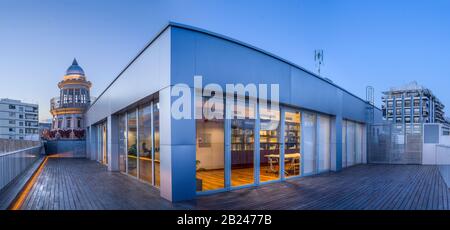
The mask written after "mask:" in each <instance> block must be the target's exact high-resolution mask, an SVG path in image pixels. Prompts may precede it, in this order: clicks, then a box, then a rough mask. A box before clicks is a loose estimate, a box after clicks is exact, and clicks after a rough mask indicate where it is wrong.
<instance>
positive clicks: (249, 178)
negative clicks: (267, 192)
mask: <svg viewBox="0 0 450 230" xmlns="http://www.w3.org/2000/svg"><path fill="white" fill-rule="evenodd" d="M243 105H244V103H242V105H241V104H239V105H236V106H235V111H237V112H242V111H245V112H244V113H245V115H244V116H245V119H238V118H237V117H235V118H234V119H232V120H231V186H233V187H236V186H242V185H248V184H253V183H254V181H255V180H254V179H255V178H254V155H255V154H254V143H255V119H254V118H255V110H254V108H253V107H252V108H249V106H248V103H247V105H245V106H243ZM237 112H235V115H237Z"/></svg>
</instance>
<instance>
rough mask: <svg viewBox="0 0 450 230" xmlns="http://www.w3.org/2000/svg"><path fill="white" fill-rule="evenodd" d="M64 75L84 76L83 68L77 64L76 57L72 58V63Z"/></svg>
mask: <svg viewBox="0 0 450 230" xmlns="http://www.w3.org/2000/svg"><path fill="white" fill-rule="evenodd" d="M66 75H82V76H84V70H83V69H82V68H81V67H80V66H79V65H78V62H77V59H75V58H74V59H73V62H72V65H71V66H69V68H68V69H67V71H66Z"/></svg>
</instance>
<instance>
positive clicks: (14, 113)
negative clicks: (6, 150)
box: [0, 99, 39, 141]
mask: <svg viewBox="0 0 450 230" xmlns="http://www.w3.org/2000/svg"><path fill="white" fill-rule="evenodd" d="M0 138H2V139H17V140H34V141H37V140H39V106H38V105H37V104H30V103H25V102H22V101H20V100H12V99H0Z"/></svg>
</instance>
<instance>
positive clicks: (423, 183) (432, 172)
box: [186, 165, 450, 210]
mask: <svg viewBox="0 0 450 230" xmlns="http://www.w3.org/2000/svg"><path fill="white" fill-rule="evenodd" d="M186 203H189V204H190V205H192V206H195V207H196V208H198V209H249V210H252V209H256V210H261V209H262V210H264V209H326V210H363V209H366V210H379V209H388V210H391V209H393V210H399V209H400V210H402V209H403V210H417V209H421V210H422V209H450V195H449V190H448V188H447V185H446V184H445V182H444V180H443V179H442V177H441V175H440V173H439V169H438V167H436V166H422V165H359V166H354V167H351V168H348V169H345V170H343V171H342V172H339V173H326V174H321V175H316V176H311V177H304V178H299V179H293V180H288V181H286V182H282V183H273V184H268V185H264V186H260V187H257V188H249V189H241V190H235V191H231V192H227V193H220V194H215V195H209V196H203V197H199V198H198V199H197V200H195V201H189V202H186Z"/></svg>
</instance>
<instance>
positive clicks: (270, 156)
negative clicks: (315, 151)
mask: <svg viewBox="0 0 450 230" xmlns="http://www.w3.org/2000/svg"><path fill="white" fill-rule="evenodd" d="M300 156H301V155H300V153H288V154H284V159H285V160H286V159H300ZM264 157H267V159H268V160H269V165H270V171H272V172H277V170H275V168H274V165H273V163H274V162H280V160H279V159H280V157H281V156H280V154H268V155H264ZM273 159H276V160H273ZM285 172H286V171H285Z"/></svg>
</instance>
